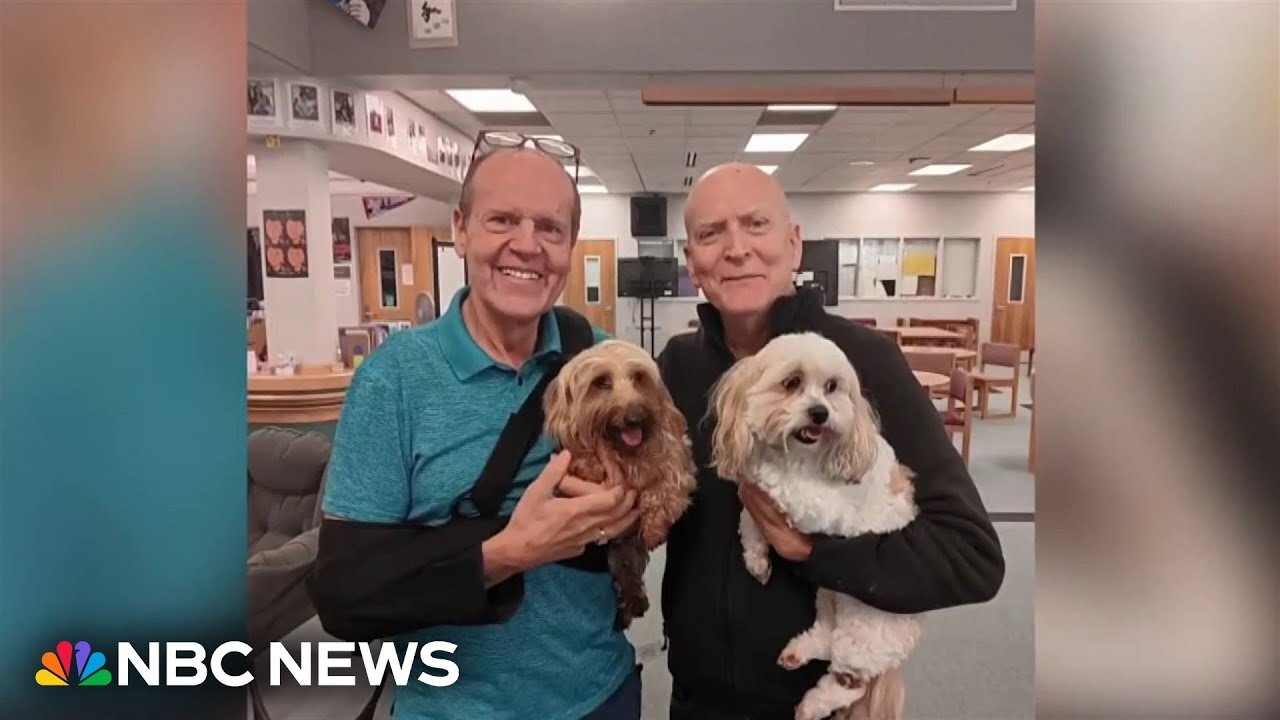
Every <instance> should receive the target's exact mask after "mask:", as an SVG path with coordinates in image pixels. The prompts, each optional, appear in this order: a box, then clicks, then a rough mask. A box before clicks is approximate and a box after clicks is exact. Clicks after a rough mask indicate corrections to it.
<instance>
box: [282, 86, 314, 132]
mask: <svg viewBox="0 0 1280 720" xmlns="http://www.w3.org/2000/svg"><path fill="white" fill-rule="evenodd" d="M289 110H290V114H289V117H290V119H291V120H293V121H294V122H295V123H301V124H314V125H319V124H320V88H318V87H316V86H315V85H309V84H306V83H292V84H290V85H289Z"/></svg>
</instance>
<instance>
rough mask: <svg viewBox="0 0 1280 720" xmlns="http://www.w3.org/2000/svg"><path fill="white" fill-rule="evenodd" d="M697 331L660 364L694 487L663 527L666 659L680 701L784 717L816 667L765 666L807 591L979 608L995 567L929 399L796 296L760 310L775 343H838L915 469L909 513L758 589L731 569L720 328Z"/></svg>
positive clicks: (908, 607)
mask: <svg viewBox="0 0 1280 720" xmlns="http://www.w3.org/2000/svg"><path fill="white" fill-rule="evenodd" d="M698 314H699V317H700V318H701V328H700V329H699V330H698V331H697V332H696V333H690V334H685V335H679V336H676V337H673V338H672V339H671V341H670V342H669V343H668V344H667V346H666V348H665V349H664V350H663V351H662V354H661V356H660V357H659V358H658V364H659V366H660V368H661V371H662V378H663V380H664V382H665V383H666V385H667V388H668V389H669V390H670V391H671V395H672V397H673V398H674V399H675V402H676V404H677V405H678V406H679V408H680V411H681V412H682V413H683V414H684V416H685V418H686V420H687V421H688V423H689V428H690V434H691V435H692V440H693V450H694V457H695V459H696V461H697V464H698V488H697V492H696V495H695V496H694V502H693V505H692V507H691V509H690V510H689V512H687V513H686V514H685V515H684V517H682V518H681V519H680V521H679V522H678V523H677V524H676V526H675V527H674V528H673V529H672V532H671V535H670V539H669V541H668V545H667V566H666V574H665V576H664V577H663V583H662V611H663V618H664V625H665V633H666V635H667V638H668V641H669V655H668V664H669V666H670V669H671V674H672V677H673V679H674V685H675V687H674V690H673V692H674V693H675V694H676V697H677V699H678V700H683V701H685V702H694V703H696V704H697V705H699V706H705V707H708V708H715V709H719V710H722V711H725V712H728V713H736V714H741V715H750V716H751V717H753V718H754V717H757V716H759V717H772V716H774V715H777V716H778V717H787V718H790V717H792V715H793V713H794V708H795V706H796V704H798V703H799V701H800V699H801V697H802V696H803V695H804V693H805V691H806V690H808V689H809V688H810V687H812V686H813V684H814V683H815V682H816V681H817V678H818V677H819V676H820V675H821V674H823V673H824V672H825V663H816V662H815V663H810V664H809V665H807V666H805V667H803V668H801V669H799V670H796V671H788V670H784V669H782V668H781V667H779V666H778V665H777V658H778V655H779V653H780V652H781V651H782V648H783V646H784V645H785V644H786V643H787V641H788V640H790V639H791V638H792V637H793V636H794V635H796V634H797V633H799V632H800V631H802V630H804V629H806V628H808V627H809V626H810V625H811V624H812V623H813V620H814V600H815V595H816V592H817V589H818V588H819V587H825V588H830V589H832V590H837V591H839V592H842V593H846V594H848V595H851V596H853V597H855V598H857V599H859V600H861V601H863V602H865V603H867V604H868V605H871V606H873V607H876V608H879V609H881V610H885V611H887V612H895V613H919V612H926V611H929V610H936V609H939V608H944V607H950V606H955V605H963V604H967V603H978V602H984V601H986V600H989V599H991V598H992V597H993V596H994V595H995V594H996V591H997V590H998V589H999V588H1000V584H1001V582H1002V580H1003V578H1004V559H1003V557H1002V555H1001V550H1000V543H999V540H998V539H997V537H996V533H995V530H994V528H992V526H991V522H990V520H989V518H988V517H987V513H986V510H985V508H984V507H983V505H982V500H981V498H980V497H979V496H978V491H977V489H976V488H975V487H974V484H973V479H972V478H971V477H970V476H969V472H968V470H967V468H966V467H965V464H964V462H963V461H962V460H961V458H960V456H959V454H958V453H957V452H956V450H955V448H954V446H953V445H952V444H951V441H950V440H949V438H948V436H947V434H946V432H945V430H944V429H943V427H942V424H941V422H940V421H939V418H938V413H937V411H936V410H935V409H934V407H933V404H932V403H931V402H930V400H929V398H928V395H927V394H926V393H925V392H923V391H922V389H921V387H920V384H919V383H918V382H917V381H916V379H915V378H914V377H913V376H912V374H911V370H910V369H909V368H908V367H907V363H906V359H905V358H904V357H903V355H902V352H901V351H900V350H899V349H898V347H897V345H895V344H894V343H893V342H892V341H890V340H889V339H887V338H886V337H884V336H883V335H881V334H880V333H878V332H876V331H875V330H871V329H868V328H864V327H862V326H859V325H857V324H855V323H852V322H850V321H849V320H847V319H845V318H842V317H839V316H835V315H830V314H828V313H827V312H826V310H825V309H824V308H823V306H822V300H821V298H820V297H817V296H814V295H812V294H810V293H807V292H801V293H799V294H796V295H791V296H786V297H783V298H781V299H779V300H778V301H777V302H776V303H775V304H774V306H773V307H772V308H771V310H770V326H771V333H772V335H771V336H773V337H776V336H777V335H781V334H785V333H791V332H803V331H813V332H817V333H819V334H821V335H823V336H825V337H827V338H828V339H830V340H832V341H833V342H835V343H836V345H838V346H839V347H840V348H841V349H842V350H844V352H845V355H847V356H848V358H849V361H850V362H851V363H852V364H853V366H854V369H855V370H856V371H857V372H858V376H859V378H860V380H861V382H862V388H863V393H864V394H865V395H866V396H867V398H868V399H869V401H870V402H871V404H872V406H873V407H874V409H875V411H876V413H877V415H878V417H879V419H880V422H881V433H882V434H883V435H884V437H885V439H887V440H888V441H889V444H890V445H892V446H893V448H894V451H895V452H896V453H897V456H898V459H899V461H900V462H902V463H903V464H904V465H906V466H907V467H909V468H911V470H913V471H914V472H915V498H916V503H917V504H918V506H919V508H920V513H919V515H918V517H917V518H916V519H915V520H914V521H913V522H912V523H911V524H910V525H908V526H907V527H905V528H903V529H902V530H899V531H896V532H893V533H889V534H885V535H865V536H861V537H858V538H852V539H846V538H830V537H821V536H819V537H815V538H814V542H813V553H812V555H811V557H810V558H809V559H808V560H807V561H805V562H802V563H791V562H788V561H786V560H783V559H782V558H780V557H779V556H778V555H777V554H776V553H775V554H774V555H773V562H774V567H775V570H774V572H773V577H772V578H771V579H770V581H769V583H768V584H767V585H763V586H762V585H760V584H759V583H758V582H757V581H756V580H755V579H754V578H752V577H751V576H750V575H749V574H748V573H747V570H746V567H745V566H744V565H743V561H742V545H741V542H740V540H739V538H738V517H739V513H740V512H741V510H742V504H741V502H740V501H739V500H738V497H737V489H736V486H734V485H733V484H731V483H729V482H727V481H725V480H723V479H721V478H720V477H719V476H717V475H716V473H715V471H714V470H713V469H711V468H710V467H709V465H710V457H711V445H710V443H711V437H712V433H713V431H714V428H715V424H714V419H713V418H707V403H708V393H709V391H710V389H711V387H712V386H713V385H714V384H715V382H716V381H717V380H718V379H719V378H720V376H721V375H722V374H723V373H724V372H725V371H726V370H728V369H729V367H730V366H731V365H732V364H733V357H732V355H731V354H730V352H729V350H728V347H727V345H726V344H725V340H724V326H723V323H722V322H721V320H720V317H719V314H718V313H717V312H716V310H715V309H714V308H712V307H711V306H710V305H706V304H704V305H702V306H700V307H699V308H698Z"/></svg>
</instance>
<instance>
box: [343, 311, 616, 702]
mask: <svg viewBox="0 0 1280 720" xmlns="http://www.w3.org/2000/svg"><path fill="white" fill-rule="evenodd" d="M467 295H468V291H467V290H466V289H464V290H463V291H461V292H458V293H457V294H455V295H454V299H453V302H452V304H451V305H450V306H449V309H448V310H447V311H446V312H445V314H444V315H443V316H442V317H441V318H440V319H439V320H436V321H435V322H433V323H430V324H428V325H424V326H422V327H419V328H415V329H412V330H402V331H400V332H398V333H395V334H394V335H392V336H390V337H389V338H387V340H386V342H384V343H383V344H382V345H380V346H379V347H378V348H377V350H375V351H374V352H373V353H372V354H371V355H370V356H369V357H368V358H367V359H366V360H365V361H364V362H363V363H362V364H361V365H360V368H359V369H358V370H357V371H356V373H355V376H354V378H352V381H351V387H350V388H349V389H348V391H347V397H346V402H345V404H344V406H343V410H342V419H341V420H340V421H339V423H338V431H337V434H336V436H335V439H334V448H333V456H332V458H331V460H330V464H329V478H328V482H327V484H326V489H325V496H324V511H325V512H326V513H329V514H332V515H336V516H338V517H343V518H347V519H351V520H359V521H365V522H420V523H425V524H439V523H443V522H444V521H446V520H447V519H448V518H449V516H450V510H451V508H452V507H453V505H454V503H455V501H457V499H458V498H460V497H462V496H463V495H465V494H466V493H467V491H468V490H470V489H471V486H472V485H473V484H474V483H475V481H476V478H478V477H479V476H480V471H481V469H482V468H483V467H484V463H485V461H486V460H487V459H488V458H489V453H490V452H491V451H492V450H493V447H494V445H496V444H497V441H498V435H499V434H500V433H501V432H502V428H503V426H504V425H505V424H506V422H507V418H508V416H509V415H510V414H511V413H513V412H515V411H516V410H517V409H518V408H519V407H520V405H521V404H522V403H524V401H525V399H526V398H527V397H528V395H529V393H530V392H531V391H532V390H533V389H534V387H535V386H536V385H537V384H538V381H539V380H540V379H541V378H542V375H543V372H544V370H545V368H546V366H547V364H548V361H550V360H552V359H553V358H555V357H556V356H558V354H559V353H560V349H561V347H560V331H559V328H558V327H557V325H556V322H555V317H554V315H553V313H551V312H548V313H547V314H546V315H544V316H543V318H542V322H541V331H540V333H539V338H538V345H537V350H536V351H535V353H534V355H533V357H532V358H530V359H529V360H528V362H526V363H525V364H524V365H523V366H522V367H520V368H510V367H507V366H505V365H501V364H498V363H496V362H494V361H493V360H492V359H491V358H490V357H489V356H488V355H487V354H485V352H484V351H483V350H481V349H480V346H478V345H477V344H476V342H475V341H474V340H473V339H472V337H471V333H470V332H469V331H468V330H467V327H466V324H465V323H463V320H462V304H463V303H464V302H466V298H467ZM605 337H606V336H605V335H603V334H602V333H600V332H599V331H596V342H600V341H601V340H602V339H604V338H605ZM551 450H552V446H551V443H550V441H549V440H548V439H547V438H546V437H545V436H544V437H542V438H540V439H539V440H538V441H537V442H536V443H535V444H534V446H533V448H532V449H531V450H530V451H529V454H528V456H526V457H525V458H524V461H523V462H522V463H521V465H520V470H519V472H518V473H517V475H516V482H515V484H514V486H513V488H512V490H511V492H510V493H509V494H508V496H507V500H506V501H505V502H504V503H503V514H510V513H511V510H512V509H513V508H514V507H515V504H516V501H517V500H519V498H520V495H521V494H522V493H523V492H524V489H525V488H526V487H528V485H529V483H531V482H533V480H534V478H536V477H537V476H538V473H539V472H541V471H542V468H543V467H544V466H545V465H546V464H547V461H548V459H549V458H550V456H551ZM524 583H525V585H524V599H523V601H522V602H521V603H520V606H519V608H518V609H517V610H516V612H515V614H514V615H513V616H512V617H511V618H510V619H509V620H507V622H505V623H500V624H494V625H480V626H466V627H461V626H442V627H435V628H431V629H429V630H426V631H422V632H417V633H411V634H406V635H402V636H399V637H397V638H394V640H395V641H396V642H398V643H401V644H403V643H406V642H408V641H417V642H419V643H424V642H430V641H432V640H446V641H448V642H451V643H455V644H456V645H457V646H458V648H457V650H456V651H455V652H454V654H453V655H452V658H451V659H452V660H453V661H454V662H456V663H457V664H458V669H459V675H460V677H459V679H458V681H457V682H455V683H454V684H453V685H451V686H449V687H445V688H437V687H432V686H430V685H426V684H423V683H419V682H416V681H414V682H411V683H410V684H409V685H408V686H406V687H403V688H397V689H396V701H395V709H394V712H393V714H394V717H395V718H396V720H426V719H427V718H433V719H434V718H459V719H461V718H466V719H467V720H473V719H478V718H485V719H486V720H501V719H505V718H510V719H511V720H517V719H519V720H533V719H534V718H537V719H538V720H543V719H546V720H555V719H556V718H564V720H578V719H579V718H581V717H582V716H583V715H585V714H587V713H588V712H590V711H591V710H593V709H595V708H596V707H597V706H598V705H600V704H601V703H602V702H604V701H605V700H606V699H608V697H609V696H610V695H612V694H613V692H614V691H615V690H617V689H618V687H619V686H620V685H621V684H622V682H623V680H625V679H626V677H627V674H628V673H629V672H630V671H631V669H632V667H633V666H634V664H635V652H634V650H633V648H632V647H631V644H630V643H629V642H628V641H627V639H626V637H625V636H624V635H623V634H622V633H621V632H620V631H617V630H614V628H613V622H614V615H615V612H616V609H617V597H616V595H615V594H614V589H613V581H612V579H611V578H610V576H609V574H608V573H590V572H584V571H581V570H575V569H573V568H569V567H565V566H563V565H559V564H554V563H552V564H548V565H542V566H540V567H536V568H534V569H532V570H530V571H528V572H527V573H525V579H524ZM424 669H425V668H424V667H423V666H421V665H420V664H419V663H417V662H416V661H415V669H414V671H413V677H416V676H417V673H419V672H421V671H423V670H424ZM431 672H433V673H434V672H436V671H431Z"/></svg>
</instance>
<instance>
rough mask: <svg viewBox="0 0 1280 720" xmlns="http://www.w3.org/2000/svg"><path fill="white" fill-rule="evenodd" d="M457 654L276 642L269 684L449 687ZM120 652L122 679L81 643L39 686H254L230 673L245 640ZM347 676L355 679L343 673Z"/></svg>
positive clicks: (67, 649) (439, 644)
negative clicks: (288, 680)
mask: <svg viewBox="0 0 1280 720" xmlns="http://www.w3.org/2000/svg"><path fill="white" fill-rule="evenodd" d="M162 646H163V651H162V649H161V648H162ZM457 649H458V646H457V645H454V644H453V643H449V642H444V641H434V642H428V643H422V644H419V643H416V642H410V643H405V644H397V643H390V642H384V643H382V644H381V646H380V647H379V648H378V649H377V651H376V652H375V651H374V649H373V648H372V646H371V645H370V644H369V643H363V642H362V643H353V642H317V643H311V642H302V643H299V644H298V647H297V649H296V650H294V651H291V650H290V649H289V648H288V647H286V646H285V645H284V644H283V643H279V642H273V643H271V645H270V647H269V648H268V653H267V654H268V658H269V661H270V667H271V671H270V679H269V680H270V684H271V685H272V686H278V685H280V684H281V683H282V676H284V675H286V674H288V675H290V676H292V678H293V681H294V682H296V683H298V684H299V685H302V686H311V685H317V686H320V687H329V686H337V685H347V686H350V685H356V684H357V682H358V680H357V674H358V671H359V670H363V671H364V678H362V679H363V680H364V681H365V682H366V683H367V684H368V685H370V686H377V685H380V684H381V683H382V682H383V679H384V677H385V676H387V675H390V676H391V681H392V682H393V683H395V685H397V686H399V687H404V686H405V685H408V684H409V683H410V682H412V681H413V680H417V681H418V682H420V683H423V684H426V685H431V686H432V687H448V686H450V685H452V684H454V683H455V682H457V681H458V678H459V676H460V672H459V668H458V664H457V663H455V662H454V661H453V660H450V659H449V658H448V657H441V656H439V655H443V656H448V655H452V654H453V653H454V651H456V650H457ZM116 650H117V652H116V655H117V660H118V661H119V664H118V665H117V667H116V676H112V674H111V671H110V670H108V669H107V667H106V665H107V659H106V657H104V656H103V654H102V653H100V652H95V651H94V650H93V649H92V648H91V647H89V643H87V642H85V641H83V640H81V641H80V642H77V643H75V644H74V645H72V643H70V642H68V641H66V640H63V641H61V642H59V643H58V644H57V645H56V646H55V647H54V649H53V651H51V652H46V653H45V654H44V655H43V656H42V657H41V658H40V664H41V665H42V666H43V667H41V668H40V669H39V670H37V671H36V684H37V685H44V686H49V687H66V686H70V685H90V686H95V685H96V686H103V685H111V684H112V683H113V681H114V683H115V684H117V685H122V686H127V685H130V684H131V683H130V680H131V679H132V680H134V681H138V680H140V681H141V682H142V684H144V685H150V686H157V685H170V686H173V685H185V686H193V685H201V684H203V683H204V682H205V680H206V679H207V678H208V677H209V676H210V675H212V676H213V679H214V681H215V682H217V683H219V684H221V685H227V686H230V687H242V686H244V685H248V684H249V683H250V682H252V681H253V675H252V673H251V672H249V671H248V670H246V671H244V672H241V673H240V674H238V675H232V674H230V673H228V672H227V671H226V669H224V663H225V662H226V660H227V656H228V655H240V656H243V657H244V658H246V659H247V658H249V657H251V656H252V655H253V648H252V647H250V646H249V645H248V644H247V643H243V642H239V641H230V642H225V643H222V644H221V645H218V646H217V647H216V648H214V650H213V652H212V653H208V652H207V651H206V650H205V647H204V646H203V645H201V644H200V643H194V642H167V643H157V642H151V643H147V652H146V655H145V657H144V656H143V655H142V654H141V653H139V652H138V651H137V650H135V649H134V647H133V645H131V644H129V643H127V642H122V643H117V648H116ZM437 654H439V655H437ZM353 656H354V657H353ZM206 658H207V660H206ZM73 660H74V666H73V663H72V661H73ZM313 660H314V662H313ZM357 660H359V661H360V662H359V664H357V662H356V661H357ZM415 660H416V661H418V662H419V663H421V664H422V665H423V666H425V667H426V668H429V669H432V670H438V671H442V674H434V673H429V672H426V671H423V672H420V673H418V674H417V675H416V676H414V675H413V674H412V672H413V666H414V664H415ZM233 664H235V663H233ZM313 668H314V670H315V671H314V672H313ZM344 670H345V671H348V672H342V671H344ZM184 671H186V672H184ZM130 676H132V678H131V677H130Z"/></svg>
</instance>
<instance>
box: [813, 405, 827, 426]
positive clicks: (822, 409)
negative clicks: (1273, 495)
mask: <svg viewBox="0 0 1280 720" xmlns="http://www.w3.org/2000/svg"><path fill="white" fill-rule="evenodd" d="M809 419H810V420H811V421H813V424H814V425H821V424H822V423H824V422H826V421H827V406H826V405H810V406H809Z"/></svg>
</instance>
